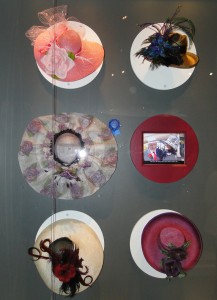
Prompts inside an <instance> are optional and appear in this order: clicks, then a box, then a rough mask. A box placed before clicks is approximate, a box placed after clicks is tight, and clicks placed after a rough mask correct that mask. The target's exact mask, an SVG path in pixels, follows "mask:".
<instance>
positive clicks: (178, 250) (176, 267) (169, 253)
mask: <svg viewBox="0 0 217 300" xmlns="http://www.w3.org/2000/svg"><path fill="white" fill-rule="evenodd" d="M189 246H190V241H188V242H185V243H184V244H183V245H182V246H181V247H176V246H174V245H173V244H171V243H170V244H169V245H168V246H167V249H165V248H163V249H161V253H162V254H163V255H165V257H164V258H162V260H161V266H162V269H163V272H164V273H165V274H166V275H167V279H169V280H170V279H172V278H174V277H178V278H183V277H185V276H186V275H187V274H186V272H184V270H183V269H182V263H181V261H182V260H184V259H185V258H186V257H187V248H188V247H189Z"/></svg>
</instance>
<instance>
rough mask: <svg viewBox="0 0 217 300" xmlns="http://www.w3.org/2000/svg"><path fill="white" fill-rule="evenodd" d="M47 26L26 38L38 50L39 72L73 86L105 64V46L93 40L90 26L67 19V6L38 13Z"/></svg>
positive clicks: (34, 29) (38, 28)
mask: <svg viewBox="0 0 217 300" xmlns="http://www.w3.org/2000/svg"><path fill="white" fill-rule="evenodd" d="M38 17H39V20H40V21H41V22H42V24H43V25H44V26H32V27H31V28H30V29H29V30H28V31H27V32H26V36H27V37H28V38H29V39H30V40H31V41H32V45H33V46H34V57H35V60H36V62H37V65H38V66H39V69H40V70H42V71H43V72H45V74H47V75H48V76H50V78H53V79H55V80H57V81H63V82H73V81H77V80H80V79H83V78H85V77H86V76H88V75H90V74H92V73H93V72H94V71H96V70H97V68H99V67H100V65H101V64H102V62H103V58H104V49H103V47H102V45H101V43H100V42H99V41H98V40H97V41H95V40H94V39H93V38H90V37H89V35H88V33H87V32H86V29H87V28H88V27H87V26H86V25H84V24H82V23H80V22H79V21H78V20H77V19H76V18H74V17H69V18H67V6H66V5H62V6H56V7H52V8H50V9H46V10H44V11H42V12H39V13H38Z"/></svg>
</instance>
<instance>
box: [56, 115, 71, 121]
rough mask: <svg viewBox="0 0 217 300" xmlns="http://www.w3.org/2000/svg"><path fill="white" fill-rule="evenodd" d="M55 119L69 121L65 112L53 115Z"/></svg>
mask: <svg viewBox="0 0 217 300" xmlns="http://www.w3.org/2000/svg"><path fill="white" fill-rule="evenodd" d="M54 119H55V121H57V122H58V123H67V122H68V121H69V116H68V115H66V114H60V115H56V116H55V117H54Z"/></svg>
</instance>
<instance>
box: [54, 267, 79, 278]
mask: <svg viewBox="0 0 217 300" xmlns="http://www.w3.org/2000/svg"><path fill="white" fill-rule="evenodd" d="M53 273H54V275H55V276H56V277H57V278H58V279H59V281H62V282H69V281H70V280H71V279H72V278H74V277H75V275H76V269H75V267H74V266H73V265H71V264H64V265H60V264H59V265H56V266H55V267H54V268H53Z"/></svg>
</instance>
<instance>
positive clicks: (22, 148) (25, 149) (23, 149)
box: [20, 141, 33, 155]
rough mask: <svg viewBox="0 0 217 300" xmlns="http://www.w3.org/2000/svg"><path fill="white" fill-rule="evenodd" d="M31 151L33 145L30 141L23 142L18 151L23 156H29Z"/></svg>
mask: <svg viewBox="0 0 217 300" xmlns="http://www.w3.org/2000/svg"><path fill="white" fill-rule="evenodd" d="M32 149H33V145H32V142H30V141H24V142H23V144H22V145H21V146H20V151H21V152H22V153H23V154H25V155H29V153H30V152H31V151H32Z"/></svg>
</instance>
